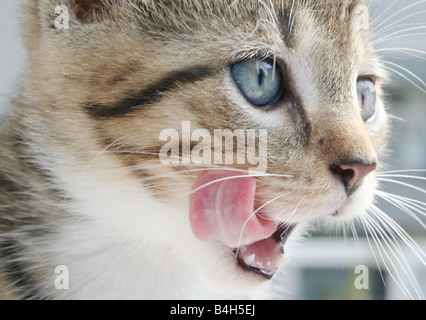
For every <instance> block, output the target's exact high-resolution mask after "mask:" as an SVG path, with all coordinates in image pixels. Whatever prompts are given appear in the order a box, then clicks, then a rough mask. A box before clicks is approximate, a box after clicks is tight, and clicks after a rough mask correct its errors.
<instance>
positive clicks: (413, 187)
mask: <svg viewBox="0 0 426 320" xmlns="http://www.w3.org/2000/svg"><path fill="white" fill-rule="evenodd" d="M377 180H379V181H386V182H390V183H395V184H400V185H402V186H404V187H407V188H410V189H414V190H417V191H420V192H422V193H426V190H424V189H422V188H419V187H416V186H413V185H411V184H409V183H405V182H402V181H398V180H393V179H387V178H377Z"/></svg>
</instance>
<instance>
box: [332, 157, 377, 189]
mask: <svg viewBox="0 0 426 320" xmlns="http://www.w3.org/2000/svg"><path fill="white" fill-rule="evenodd" d="M375 169H376V163H370V164H365V163H362V162H351V163H347V164H341V165H331V166H330V170H331V171H332V172H333V173H334V174H335V175H336V176H337V177H338V178H339V179H340V180H341V181H342V182H343V185H344V186H345V189H346V193H347V194H348V195H350V194H352V193H353V192H355V190H356V189H357V188H358V187H359V186H360V185H361V183H362V181H363V180H364V178H365V177H366V176H367V175H368V174H369V173H370V172H372V171H374V170H375Z"/></svg>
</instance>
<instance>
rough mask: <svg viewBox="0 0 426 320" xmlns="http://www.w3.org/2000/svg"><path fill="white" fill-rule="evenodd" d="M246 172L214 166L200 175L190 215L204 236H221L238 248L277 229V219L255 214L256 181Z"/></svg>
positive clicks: (196, 231) (197, 231)
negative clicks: (214, 168)
mask: <svg viewBox="0 0 426 320" xmlns="http://www.w3.org/2000/svg"><path fill="white" fill-rule="evenodd" d="M243 176H244V174H243V173H240V172H236V171H229V170H228V171H219V170H210V171H205V172H204V173H203V174H201V175H200V176H199V177H198V178H197V180H196V181H195V183H194V185H193V187H192V190H193V192H192V193H191V196H190V200H189V201H190V202H189V205H190V211H189V218H190V222H191V227H192V231H193V233H194V235H195V236H196V237H198V238H199V239H200V240H203V241H211V240H218V241H220V242H222V243H223V244H225V245H226V246H228V247H230V248H237V247H241V246H247V245H250V244H252V243H254V242H257V241H260V240H263V239H266V238H269V237H270V236H271V235H272V234H273V233H274V232H275V231H276V229H277V225H276V223H274V222H273V221H271V220H265V219H263V218H261V217H259V216H258V215H256V214H253V213H254V211H255V210H254V194H255V190H256V181H255V180H254V179H253V178H252V177H248V176H247V177H243ZM232 177H234V178H232ZM227 178H229V179H227ZM216 180H219V181H216Z"/></svg>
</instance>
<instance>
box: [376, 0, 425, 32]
mask: <svg viewBox="0 0 426 320" xmlns="http://www.w3.org/2000/svg"><path fill="white" fill-rule="evenodd" d="M422 3H426V0H421V1H418V2H416V3H413V4H411V5H409V6H406V7H405V8H402V9H400V10H398V11H397V12H395V13H394V14H392V15H391V16H389V17H388V18H386V19H384V20H383V21H382V22H380V23H379V24H378V25H376V28H377V29H378V28H380V26H382V25H383V24H385V23H386V22H388V21H389V20H391V19H393V18H394V17H395V16H397V15H398V14H401V13H403V12H404V11H407V10H408V9H411V8H412V7H415V6H417V5H420V4H422Z"/></svg>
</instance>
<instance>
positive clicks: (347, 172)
mask: <svg viewBox="0 0 426 320" xmlns="http://www.w3.org/2000/svg"><path fill="white" fill-rule="evenodd" d="M331 171H333V172H334V173H335V174H337V175H338V176H339V177H340V178H341V179H342V180H343V183H344V184H345V185H347V184H348V183H349V182H350V181H351V180H353V178H354V177H355V171H354V170H353V169H351V168H349V169H343V168H342V166H334V168H333V166H332V169H331Z"/></svg>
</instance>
